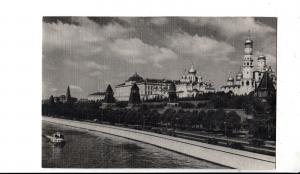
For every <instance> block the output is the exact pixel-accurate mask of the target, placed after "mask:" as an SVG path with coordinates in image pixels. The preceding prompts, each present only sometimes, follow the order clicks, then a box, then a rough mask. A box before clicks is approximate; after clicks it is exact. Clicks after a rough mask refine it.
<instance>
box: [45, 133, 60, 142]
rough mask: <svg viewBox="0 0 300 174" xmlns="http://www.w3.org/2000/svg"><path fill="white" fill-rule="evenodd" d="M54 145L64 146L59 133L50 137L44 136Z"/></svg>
mask: <svg viewBox="0 0 300 174" xmlns="http://www.w3.org/2000/svg"><path fill="white" fill-rule="evenodd" d="M45 137H46V138H48V139H49V140H50V142H52V143H53V144H55V145H61V144H65V138H64V135H63V134H62V133H61V132H55V133H53V134H52V135H45Z"/></svg>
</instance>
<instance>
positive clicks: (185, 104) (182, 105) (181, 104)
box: [180, 103, 195, 108]
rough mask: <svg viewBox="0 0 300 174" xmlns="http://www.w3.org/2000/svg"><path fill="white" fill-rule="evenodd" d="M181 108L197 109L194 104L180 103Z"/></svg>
mask: <svg viewBox="0 0 300 174" xmlns="http://www.w3.org/2000/svg"><path fill="white" fill-rule="evenodd" d="M180 106H181V107H182V108H195V105H194V104H193V103H180Z"/></svg>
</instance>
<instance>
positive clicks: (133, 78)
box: [127, 72, 144, 82]
mask: <svg viewBox="0 0 300 174" xmlns="http://www.w3.org/2000/svg"><path fill="white" fill-rule="evenodd" d="M130 81H133V82H142V81H144V79H143V77H141V76H140V75H138V74H137V73H136V72H135V73H134V75H133V76H131V77H129V78H128V80H127V82H130Z"/></svg>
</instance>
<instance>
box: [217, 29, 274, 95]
mask: <svg viewBox="0 0 300 174" xmlns="http://www.w3.org/2000/svg"><path fill="white" fill-rule="evenodd" d="M253 62H254V56H253V40H252V39H251V38H250V35H249V36H248V38H247V39H246V41H245V48H244V55H243V57H242V66H241V68H240V71H239V72H238V73H237V74H236V76H235V79H234V77H232V76H230V77H229V78H228V79H227V84H226V85H224V86H222V87H221V91H223V92H225V93H229V92H231V93H233V94H234V95H248V94H249V93H250V92H253V91H255V89H256V88H257V87H258V86H259V84H260V81H261V79H262V77H263V75H264V73H265V72H266V71H268V73H269V74H270V76H271V77H272V81H273V83H274V86H276V76H275V72H273V70H272V68H271V66H269V67H268V66H267V58H266V56H264V55H260V56H258V58H257V60H256V62H257V64H256V65H254V63H253Z"/></svg>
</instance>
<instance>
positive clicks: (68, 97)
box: [66, 86, 72, 102]
mask: <svg viewBox="0 0 300 174" xmlns="http://www.w3.org/2000/svg"><path fill="white" fill-rule="evenodd" d="M66 100H67V102H71V101H72V97H71V91H70V86H68V88H67V93H66Z"/></svg>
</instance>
